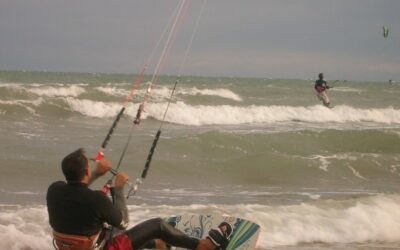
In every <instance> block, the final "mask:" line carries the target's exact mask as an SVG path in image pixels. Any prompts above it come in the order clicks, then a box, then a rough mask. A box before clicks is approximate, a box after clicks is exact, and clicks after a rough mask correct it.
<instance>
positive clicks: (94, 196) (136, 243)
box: [46, 148, 232, 250]
mask: <svg viewBox="0 0 400 250" xmlns="http://www.w3.org/2000/svg"><path fill="white" fill-rule="evenodd" d="M61 168H62V172H63V174H64V176H65V179H66V182H64V181H56V182H54V183H52V184H51V185H50V186H49V188H48V191H47V197H46V199H47V209H48V213H49V222H50V225H51V227H52V229H53V236H54V241H53V243H54V246H55V247H56V248H57V249H60V250H64V249H68V250H78V249H79V250H93V249H104V250H132V249H135V250H136V249H137V250H140V249H143V248H157V249H165V248H166V244H168V245H171V246H177V247H181V248H187V249H198V250H214V249H217V248H220V247H221V248H222V249H224V248H225V247H226V246H227V244H228V243H229V241H228V239H227V238H229V237H227V235H230V233H231V231H232V228H231V227H230V226H229V225H226V224H222V223H221V225H220V226H219V227H218V228H217V229H211V230H210V232H209V236H208V237H207V238H206V239H196V238H192V237H189V236H187V235H185V234H184V233H183V232H181V231H179V230H177V229H176V228H174V227H173V226H171V225H169V224H167V223H166V222H165V221H164V220H163V219H161V218H154V219H149V220H146V221H144V222H142V223H140V224H138V225H136V226H134V227H132V228H130V229H128V230H126V228H127V226H128V222H129V218H128V209H127V207H126V201H125V197H124V195H123V189H124V186H125V184H126V183H127V181H128V179H129V176H128V175H127V174H125V173H122V172H120V173H117V175H116V178H115V182H114V187H112V190H113V192H114V202H111V200H110V199H109V198H108V197H107V196H106V195H105V194H104V193H103V192H102V191H94V190H91V189H89V188H88V185H90V184H91V183H93V181H94V180H96V179H97V178H98V177H100V176H102V175H104V174H105V173H106V172H107V171H110V170H111V169H112V166H111V163H110V162H109V161H107V160H105V159H102V160H100V161H98V162H97V164H96V169H95V170H94V171H93V172H92V171H91V166H90V164H89V160H88V158H87V157H86V153H85V151H84V149H82V148H80V149H78V150H76V151H74V152H72V153H70V154H68V155H67V156H66V157H65V158H64V159H63V160H62V163H61ZM104 223H106V224H108V225H110V226H112V227H115V228H118V229H121V230H125V231H122V233H120V234H118V235H116V236H114V235H111V236H105V234H104V232H105V230H104ZM114 232H115V231H114Z"/></svg>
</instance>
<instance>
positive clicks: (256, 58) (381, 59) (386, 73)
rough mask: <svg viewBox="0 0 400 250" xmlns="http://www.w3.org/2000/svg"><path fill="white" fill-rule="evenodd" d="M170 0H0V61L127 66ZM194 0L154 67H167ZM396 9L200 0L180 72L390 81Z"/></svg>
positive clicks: (384, 3) (397, 76)
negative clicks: (161, 62)
mask: <svg viewBox="0 0 400 250" xmlns="http://www.w3.org/2000/svg"><path fill="white" fill-rule="evenodd" d="M178 2H179V1H178V0H115V1H110V0H79V1H77V0H0V70H40V71H42V70H44V71H68V72H71V71H72V72H104V73H137V72H139V71H140V70H141V69H142V67H143V65H144V63H145V62H146V60H147V59H148V57H149V55H150V54H151V52H152V50H153V49H154V47H155V45H156V43H157V41H158V40H159V38H160V36H161V34H162V31H163V30H164V27H165V26H166V23H167V22H168V20H169V18H170V17H171V15H172V14H173V12H174V10H175V8H176V6H177V5H178ZM202 4H203V0H193V1H192V2H191V5H190V7H189V8H190V9H189V12H188V14H187V16H186V18H185V20H184V22H183V25H182V28H181V29H180V30H179V32H178V34H177V38H176V42H175V43H174V46H173V48H172V50H171V53H170V56H169V57H168V58H167V61H166V66H165V68H164V69H163V71H162V72H161V73H162V74H177V72H178V68H179V66H180V62H181V60H182V58H183V55H184V53H185V49H186V46H187V44H188V41H189V40H190V36H191V33H192V31H193V27H194V26H195V25H194V24H195V22H196V19H197V17H198V16H199V13H200V9H201V6H202ZM399 11H400V0H207V1H206V5H205V9H204V12H203V15H202V17H201V19H200V23H199V26H198V29H197V33H196V36H195V37H194V40H193V44H192V48H191V50H190V54H189V56H188V58H187V61H186V63H185V65H184V68H183V71H182V74H184V75H200V76H238V77H268V78H302V79H309V78H315V77H316V75H317V73H318V72H324V73H325V75H326V77H327V78H328V79H346V80H379V81H388V80H389V79H393V80H398V81H400V14H399V13H400V12H399ZM383 25H386V26H388V27H389V37H388V38H386V39H385V38H384V37H383V35H382V26H383ZM155 63H156V62H154V63H153V64H154V65H155ZM153 67H154V66H153Z"/></svg>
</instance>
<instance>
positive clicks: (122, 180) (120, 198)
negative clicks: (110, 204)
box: [114, 172, 129, 229]
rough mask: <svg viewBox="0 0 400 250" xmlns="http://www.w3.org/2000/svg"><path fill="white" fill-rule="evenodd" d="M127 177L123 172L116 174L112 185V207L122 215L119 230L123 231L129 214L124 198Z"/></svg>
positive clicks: (126, 225)
mask: <svg viewBox="0 0 400 250" xmlns="http://www.w3.org/2000/svg"><path fill="white" fill-rule="evenodd" d="M128 180H129V176H128V175H127V174H125V173H123V172H120V173H118V174H117V176H116V179H115V183H114V205H115V206H116V207H117V209H119V210H120V211H121V213H122V221H121V224H120V226H119V227H120V228H122V229H125V228H127V227H128V223H129V214H128V208H127V206H126V198H125V196H124V186H125V184H126V183H127V182H128Z"/></svg>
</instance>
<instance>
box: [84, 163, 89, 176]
mask: <svg viewBox="0 0 400 250" xmlns="http://www.w3.org/2000/svg"><path fill="white" fill-rule="evenodd" d="M85 175H87V176H89V175H90V170H89V165H88V166H87V167H86V168H85Z"/></svg>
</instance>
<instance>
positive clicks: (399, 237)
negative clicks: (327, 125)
mask: <svg viewBox="0 0 400 250" xmlns="http://www.w3.org/2000/svg"><path fill="white" fill-rule="evenodd" d="M184 213H197V214H207V213H219V214H225V215H230V216H235V217H242V218H246V219H248V220H251V221H254V222H256V223H258V224H259V225H260V226H261V227H262V229H263V230H262V232H261V234H260V237H259V241H258V245H257V248H261V249H267V248H271V247H277V246H283V245H291V246H295V245H298V244H301V243H313V242H320V243H321V242H322V243H338V244H346V243H362V242H373V241H379V242H396V241H400V196H399V195H376V196H370V197H365V198H358V199H353V200H343V201H340V200H318V201H314V202H310V203H302V204H297V205H281V206H267V205H257V204H238V205H223V204H191V205H181V206H172V205H146V204H142V205H132V206H129V214H130V226H132V225H136V224H137V223H139V222H141V221H143V220H146V219H150V218H154V217H167V216H171V215H178V214H184ZM50 232H51V231H50V227H49V225H48V215H47V210H46V207H45V206H43V205H42V206H33V207H32V206H18V205H14V206H10V205H4V206H2V205H0V249H12V250H17V249H18V250H19V249H33V250H36V249H38V250H39V249H45V250H47V249H52V246H51V236H50Z"/></svg>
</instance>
